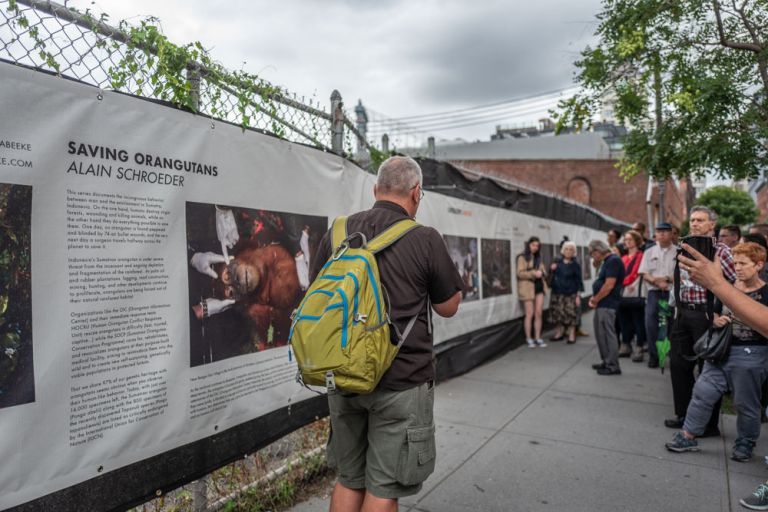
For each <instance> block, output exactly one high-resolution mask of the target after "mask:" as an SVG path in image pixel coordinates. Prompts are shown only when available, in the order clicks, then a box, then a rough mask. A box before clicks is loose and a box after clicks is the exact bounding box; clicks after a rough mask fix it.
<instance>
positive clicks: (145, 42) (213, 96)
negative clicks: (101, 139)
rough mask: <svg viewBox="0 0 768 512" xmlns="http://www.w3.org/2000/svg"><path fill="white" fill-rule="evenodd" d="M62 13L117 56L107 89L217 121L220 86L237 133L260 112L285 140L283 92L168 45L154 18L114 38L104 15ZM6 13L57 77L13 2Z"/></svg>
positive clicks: (199, 52)
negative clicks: (231, 104)
mask: <svg viewBox="0 0 768 512" xmlns="http://www.w3.org/2000/svg"><path fill="white" fill-rule="evenodd" d="M68 9H69V10H70V11H72V12H73V13H75V14H77V15H78V16H79V17H80V18H81V19H85V20H86V21H87V22H88V23H89V24H90V29H91V30H92V32H93V33H94V34H98V35H101V36H105V37H104V38H103V39H99V40H98V41H97V42H96V43H95V44H94V46H95V47H98V48H101V49H104V50H106V51H107V52H108V54H109V55H113V54H116V55H119V56H120V58H119V60H117V62H113V63H112V64H111V65H110V66H109V68H108V69H107V70H106V73H107V76H108V79H109V86H110V87H111V88H112V89H114V90H116V91H122V92H127V93H130V94H133V95H136V96H150V97H152V98H156V99H160V100H163V101H167V102H169V103H171V104H173V105H174V106H177V107H180V108H184V109H187V110H189V111H192V112H200V111H201V108H200V106H201V105H205V107H206V110H207V111H208V112H209V113H210V115H212V116H221V115H222V114H224V113H225V112H226V108H225V97H224V95H223V94H222V89H221V88H222V86H224V87H226V89H227V90H228V92H230V93H231V94H233V95H234V96H235V98H234V100H235V105H236V111H237V113H238V115H239V119H238V121H239V124H240V126H241V127H242V128H243V129H246V128H248V127H250V126H251V123H252V121H253V117H254V115H255V114H258V113H259V112H264V113H265V114H266V115H268V116H269V117H270V118H271V119H272V123H271V129H272V131H273V132H274V133H275V134H276V135H278V136H280V137H282V136H284V135H285V128H284V126H282V124H281V121H280V118H279V117H278V115H277V114H278V110H277V105H276V102H275V101H274V99H275V98H279V97H283V96H285V91H283V90H281V89H280V88H279V87H276V86H274V85H272V84H270V83H269V82H266V81H265V80H263V79H261V78H259V77H258V76H256V75H254V74H251V73H247V72H245V71H234V72H232V71H229V70H227V69H225V68H224V67H223V66H222V65H221V64H219V63H217V62H215V61H214V60H213V59H212V58H211V56H210V54H209V52H208V51H207V50H206V49H205V48H204V47H203V45H202V44H201V43H200V42H194V43H189V44H185V45H177V44H174V43H173V42H171V41H170V40H169V39H168V38H167V37H166V36H165V35H164V34H163V33H162V29H161V27H160V20H159V19H158V18H155V17H147V18H145V19H142V20H141V21H139V22H138V24H137V25H131V24H129V23H127V22H126V21H121V22H120V24H119V26H118V30H117V35H118V37H117V38H114V37H113V36H114V34H110V33H105V30H104V26H105V23H106V20H107V19H108V16H107V15H105V14H102V15H100V16H99V17H96V16H94V15H93V14H92V13H91V12H90V10H86V11H85V12H80V11H77V10H76V9H74V8H68ZM8 12H9V13H10V14H12V16H13V19H12V20H11V23H14V24H15V25H17V26H18V27H21V28H22V29H24V30H25V31H26V34H28V35H29V37H30V38H31V39H32V40H33V41H34V49H35V50H36V51H37V52H38V55H39V57H40V58H41V59H42V60H43V62H44V63H45V65H46V66H47V67H49V68H50V69H52V70H54V71H55V72H56V73H61V64H60V63H59V62H58V60H57V58H56V55H54V54H53V53H51V52H50V51H49V50H48V48H47V41H46V39H44V38H43V37H42V36H41V32H40V29H39V27H38V26H37V25H32V24H31V23H30V20H29V18H28V17H27V16H26V15H25V14H24V12H23V11H22V10H21V9H20V8H19V5H18V2H17V1H16V0H9V3H8ZM203 81H204V82H205V85H204V86H203V85H202V84H201V82H203Z"/></svg>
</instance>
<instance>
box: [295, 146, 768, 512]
mask: <svg viewBox="0 0 768 512" xmlns="http://www.w3.org/2000/svg"><path fill="white" fill-rule="evenodd" d="M421 186H422V175H421V169H420V167H419V165H418V163H416V162H415V161H413V160H412V159H410V158H408V157H391V158H389V159H387V160H386V161H385V162H384V163H383V164H382V166H381V168H380V169H379V173H378V177H377V182H376V185H375V187H374V191H373V192H374V196H375V197H376V203H375V204H374V205H373V207H372V208H371V209H369V210H365V211H361V212H358V213H356V214H353V215H351V216H350V217H349V218H348V219H347V230H348V232H349V231H352V232H358V231H360V232H363V233H364V234H365V235H366V236H367V237H368V238H372V237H375V236H377V235H378V234H380V233H382V232H384V231H386V230H388V229H389V227H390V226H392V225H394V224H395V223H397V222H400V221H402V220H405V219H409V218H411V219H412V218H413V217H415V215H416V211H417V210H418V208H419V205H420V203H421V200H422V198H423V192H422V188H421ZM689 223H690V234H691V235H694V236H696V237H699V238H698V239H697V240H708V249H709V248H711V251H710V252H711V254H707V255H705V254H702V253H701V252H699V251H697V250H695V249H694V248H693V247H691V245H689V244H688V243H686V242H687V241H692V240H693V239H690V238H684V239H682V240H678V239H679V232H678V231H677V229H676V227H675V226H673V225H671V224H669V223H665V222H661V223H658V224H657V225H656V226H655V230H654V239H653V240H649V239H647V238H646V226H645V225H643V224H642V223H639V222H638V223H636V224H634V225H633V226H632V229H630V230H628V231H627V232H626V233H620V232H618V231H615V230H612V231H610V232H609V233H608V236H607V240H592V241H591V242H590V243H589V245H588V252H589V257H590V258H591V259H592V262H593V263H594V264H595V267H596V268H597V276H596V278H595V279H594V280H593V283H592V293H591V296H590V298H589V307H590V308H592V309H594V320H593V322H594V324H593V328H594V335H595V338H596V340H597V345H598V349H599V352H600V356H601V361H600V362H598V363H596V364H594V365H593V368H594V369H595V370H596V372H597V374H598V375H605V376H610V375H614V376H618V375H621V367H620V364H619V359H620V358H622V357H626V358H629V359H631V361H633V362H635V363H643V362H645V358H646V355H647V357H648V361H647V365H648V367H650V368H657V367H659V366H660V365H663V364H667V354H666V353H664V351H657V348H656V341H657V340H659V338H662V337H665V336H666V333H667V332H668V333H669V341H670V345H671V347H670V350H669V354H668V365H669V370H670V374H671V383H672V392H673V399H674V413H675V414H674V416H673V417H671V418H668V419H666V420H664V425H665V426H667V427H669V428H671V429H674V430H675V433H674V435H673V437H672V441H671V442H669V443H667V444H666V447H667V449H669V450H670V451H672V452H676V453H681V452H691V451H698V450H699V445H698V442H697V440H696V439H697V438H698V437H704V436H720V435H721V433H720V431H719V428H718V417H719V410H720V401H721V399H722V397H723V395H724V394H726V393H728V392H730V393H731V394H732V395H733V404H734V406H735V409H736V412H737V438H736V439H735V440H734V443H733V450H732V454H731V458H732V459H733V460H734V461H739V462H743V461H747V460H749V459H750V458H751V457H752V456H753V449H754V447H755V442H756V441H757V439H758V436H759V435H760V421H761V416H762V411H763V409H764V408H765V405H766V401H765V400H763V401H761V398H762V397H766V396H768V393H766V392H765V391H766V390H765V389H764V387H765V383H766V380H767V379H768V284H766V279H765V277H766V276H765V272H766V268H765V266H766V256H767V255H768V225H763V224H760V225H756V226H752V228H750V232H749V233H748V234H744V235H742V233H741V231H740V229H739V227H738V226H723V227H721V228H720V229H719V233H716V225H717V214H716V212H714V211H713V210H711V209H709V208H706V207H703V206H696V207H694V208H692V209H691V212H690V218H689ZM409 233H413V234H412V235H409V234H406V235H404V236H403V237H402V241H401V242H399V243H398V244H397V245H394V247H392V249H390V250H389V251H387V252H384V253H383V254H382V255H380V256H379V257H377V261H378V265H379V269H380V272H381V285H382V286H383V287H386V288H388V289H389V290H391V291H394V292H396V293H393V294H392V295H391V296H392V297H393V300H392V302H391V304H390V307H391V318H392V320H391V324H392V328H393V329H395V331H397V332H401V331H402V329H403V328H406V329H407V330H406V331H404V332H406V333H407V332H409V331H410V329H411V327H414V328H413V330H412V331H410V332H411V335H410V336H409V335H408V334H405V335H404V338H405V337H408V343H407V344H404V345H403V346H402V348H401V350H400V351H399V352H398V354H397V356H396V357H395V359H394V361H393V362H392V365H391V366H390V367H389V368H388V369H387V371H386V373H385V374H384V377H383V378H382V380H381V381H380V382H379V385H378V386H377V387H376V389H375V390H374V391H373V392H371V393H369V394H357V393H351V392H349V391H345V390H344V389H336V388H335V386H333V387H329V390H328V405H329V410H330V418H331V432H332V435H331V436H330V438H329V442H328V452H327V455H328V462H329V465H331V466H332V467H335V468H337V469H338V472H339V477H338V480H337V482H336V484H335V487H334V490H333V493H332V496H331V507H330V508H331V510H332V511H337V512H343V511H358V510H377V511H391V512H394V511H397V510H398V499H399V498H401V497H404V496H410V495H413V494H415V493H418V492H419V490H420V489H421V487H422V482H424V481H425V480H426V478H427V477H428V476H429V475H430V474H431V473H432V471H433V470H434V468H435V455H436V453H435V452H436V442H435V424H434V418H433V409H434V379H435V366H434V364H433V359H434V351H433V346H432V332H431V315H432V314H433V313H434V314H437V315H440V316H443V317H450V316H453V315H454V314H455V313H456V311H457V310H458V307H459V303H460V301H461V296H462V290H463V288H464V284H463V280H462V278H461V276H460V275H459V274H458V272H457V271H456V268H455V266H454V263H453V261H452V260H451V257H450V255H449V253H448V251H447V248H446V247H445V244H444V242H443V240H442V238H441V236H440V234H439V233H438V232H437V231H435V230H433V229H432V228H427V227H424V226H419V227H417V228H415V229H413V230H412V231H410V232H409ZM330 236H331V233H326V235H325V236H324V237H323V239H322V240H321V241H320V248H319V250H318V254H319V257H317V258H315V261H314V263H313V266H312V269H311V274H310V277H311V278H312V279H314V278H315V277H317V276H318V275H319V273H320V272H321V271H322V262H323V261H325V260H327V258H328V257H330V256H331V254H332V253H333V248H332V247H331V242H330ZM678 242H682V245H681V246H680V245H678ZM705 246H707V244H705ZM680 247H682V248H683V249H684V250H685V251H687V252H681V251H680V249H679V248H680ZM576 249H577V248H576V246H575V245H574V244H573V243H572V242H570V241H567V240H564V241H563V243H561V246H560V256H559V257H558V258H556V259H555V261H554V262H552V263H551V264H550V265H549V266H548V267H547V264H546V263H545V261H544V258H543V255H542V244H541V241H540V240H539V239H538V238H536V237H531V238H530V239H529V240H528V241H527V242H526V244H525V248H524V250H523V252H522V253H521V254H519V255H518V257H517V262H516V267H517V284H518V297H519V298H520V300H521V301H522V303H523V305H524V311H525V320H524V328H525V336H526V339H527V344H528V346H529V347H531V348H540V347H546V346H547V344H546V343H545V342H544V339H543V338H542V325H543V319H542V312H543V305H544V299H545V296H546V294H547V293H548V292H549V291H550V290H551V300H550V308H549V315H550V318H549V320H550V321H551V323H552V324H554V325H555V326H556V330H555V333H554V336H552V337H551V338H550V340H551V341H561V340H566V341H567V342H568V343H575V342H576V339H577V335H578V334H579V333H578V331H579V319H580V317H581V315H580V311H581V306H582V304H581V295H582V293H583V292H584V282H583V279H582V266H581V264H580V263H579V262H578V261H577V259H576V254H577V250H576ZM705 252H706V251H705ZM416 262H421V263H419V264H416ZM715 297H716V298H717V300H715ZM405 324H408V325H407V326H406V325H405ZM398 327H399V329H398ZM719 329H722V330H725V331H728V333H729V334H730V338H729V339H730V345H729V346H727V350H726V351H723V352H722V354H721V356H722V355H723V354H725V356H726V357H721V356H718V358H717V359H715V358H713V357H710V358H706V357H698V356H697V354H696V350H697V348H696V347H698V345H699V344H697V341H698V340H699V339H700V338H702V337H705V336H714V333H715V332H724V331H719ZM660 346H663V345H662V344H660ZM701 359H705V360H703V361H702V360H701ZM401 454H405V457H404V458H403V457H400V455H401ZM741 504H742V505H743V506H745V507H747V508H750V509H754V510H768V482H766V483H763V484H761V485H760V486H758V488H757V489H756V490H755V492H754V493H753V494H752V495H751V496H749V497H746V498H744V499H742V500H741Z"/></svg>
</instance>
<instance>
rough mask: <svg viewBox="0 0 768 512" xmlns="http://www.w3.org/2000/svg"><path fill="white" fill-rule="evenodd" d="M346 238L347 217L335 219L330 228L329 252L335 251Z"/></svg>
mask: <svg viewBox="0 0 768 512" xmlns="http://www.w3.org/2000/svg"><path fill="white" fill-rule="evenodd" d="M346 238H347V217H345V216H342V217H336V218H335V219H334V220H333V226H332V227H331V251H335V250H336V248H337V247H339V245H341V242H343V241H344V240H346Z"/></svg>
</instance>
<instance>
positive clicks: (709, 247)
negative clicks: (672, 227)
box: [678, 235, 715, 261]
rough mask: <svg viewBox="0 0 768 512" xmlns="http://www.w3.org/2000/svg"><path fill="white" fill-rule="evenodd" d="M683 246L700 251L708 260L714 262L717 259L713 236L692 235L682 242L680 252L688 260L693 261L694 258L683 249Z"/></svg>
mask: <svg viewBox="0 0 768 512" xmlns="http://www.w3.org/2000/svg"><path fill="white" fill-rule="evenodd" d="M682 244H688V245H690V246H691V247H693V248H694V249H696V250H697V251H699V252H700V253H701V254H703V255H704V256H706V257H707V259H708V260H710V261H713V260H714V259H715V245H714V243H713V242H712V237H711V236H695V235H690V236H686V237H684V238H683V239H682V240H681V246H680V248H679V249H678V252H679V253H680V254H682V255H683V256H685V257H686V258H691V259H693V256H691V254H690V253H689V252H688V251H686V250H685V249H683V248H682Z"/></svg>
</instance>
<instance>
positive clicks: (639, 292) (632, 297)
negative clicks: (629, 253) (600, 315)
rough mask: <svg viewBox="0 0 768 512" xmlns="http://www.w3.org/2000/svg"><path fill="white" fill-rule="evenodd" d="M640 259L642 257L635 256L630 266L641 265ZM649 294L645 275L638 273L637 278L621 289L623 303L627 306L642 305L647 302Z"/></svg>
mask: <svg viewBox="0 0 768 512" xmlns="http://www.w3.org/2000/svg"><path fill="white" fill-rule="evenodd" d="M638 254H639V253H638ZM639 260H640V257H639V256H635V258H634V259H633V260H632V262H631V263H630V265H629V268H632V267H633V266H635V265H639V264H640V263H639ZM647 295H648V287H647V286H646V284H645V279H643V276H641V275H640V274H638V275H637V279H635V280H634V281H632V282H631V283H629V284H628V285H627V286H625V287H623V288H622V289H621V303H622V304H624V305H626V306H642V305H643V304H645V298H646V297H647Z"/></svg>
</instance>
